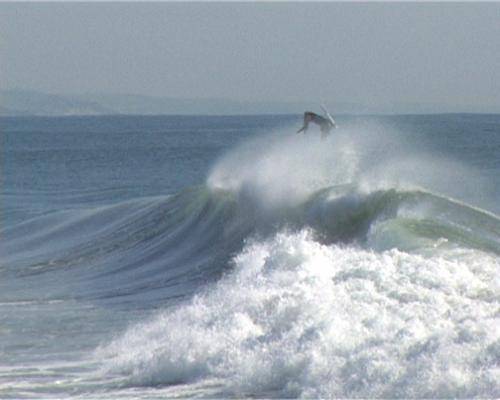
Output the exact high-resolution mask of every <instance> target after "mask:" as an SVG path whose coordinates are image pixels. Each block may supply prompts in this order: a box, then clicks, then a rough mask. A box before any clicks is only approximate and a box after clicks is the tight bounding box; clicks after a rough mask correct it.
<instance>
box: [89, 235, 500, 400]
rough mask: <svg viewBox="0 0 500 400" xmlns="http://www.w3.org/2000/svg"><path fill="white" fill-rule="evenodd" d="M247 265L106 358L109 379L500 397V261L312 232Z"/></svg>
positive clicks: (287, 391)
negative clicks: (367, 246) (360, 244)
mask: <svg viewBox="0 0 500 400" xmlns="http://www.w3.org/2000/svg"><path fill="white" fill-rule="evenodd" d="M234 265H235V268H234V271H233V272H232V273H231V274H229V275H228V276H226V278H224V279H223V280H221V281H220V282H219V283H218V284H216V285H215V286H214V287H212V288H209V289H208V290H207V291H206V292H204V293H203V294H200V295H198V296H196V297H195V298H194V299H193V300H192V301H191V302H190V303H188V304H185V305H183V306H180V307H179V308H177V309H176V310H175V311H164V312H161V313H160V314H159V315H158V316H157V317H155V318H154V319H152V320H151V321H149V322H145V323H141V324H138V325H136V326H135V327H132V328H131V329H130V330H129V331H128V332H126V333H125V335H123V337H121V338H119V339H117V340H115V341H114V342H113V343H111V344H110V345H108V346H106V347H103V348H101V349H99V350H98V352H97V353H96V356H97V357H98V358H99V359H101V360H102V361H103V362H104V366H105V369H106V373H110V372H112V373H114V374H119V375H120V374H123V379H124V384H125V385H132V386H137V385H138V386H142V385H145V386H149V385H179V384H183V385H182V391H183V393H189V387H190V385H192V389H193V391H194V390H197V391H198V390H200V387H201V388H203V387H204V386H205V387H206V388H207V391H205V395H207V396H235V395H236V396H242V395H249V396H252V395H253V396H258V397H306V398H312V397H313V398H317V397H330V398H331V397H383V398H388V397H411V398H422V397H434V398H435V397H462V398H463V397H474V396H478V397H498V396H499V395H500V385H499V383H498V382H500V379H499V378H500V369H499V368H498V365H499V364H498V363H499V360H500V346H499V339H498V328H497V327H498V325H499V323H500V320H499V316H498V313H497V307H496V306H495V304H496V305H498V298H497V297H496V293H498V291H499V290H500V282H499V281H498V277H497V271H498V268H499V267H500V263H499V259H498V258H495V257H493V256H490V255H487V254H484V253H480V252H476V251H468V250H460V251H455V252H450V253H448V254H443V255H442V256H441V257H435V258H426V257H422V256H417V255H411V254H408V253H403V252H400V251H397V250H391V251H385V252H381V253H375V252H371V251H366V250H361V249H356V248H345V247H339V246H334V245H331V246H326V245H321V244H320V243H318V242H317V241H316V240H315V239H314V236H313V234H312V233H311V232H310V231H308V230H302V231H299V232H296V233H292V232H287V231H283V232H280V233H278V234H277V235H276V236H274V237H272V238H269V239H267V240H261V241H256V242H252V243H249V244H248V245H247V246H246V247H245V249H244V250H243V251H242V252H241V253H240V254H239V255H238V256H236V257H235V259H234ZM495 299H496V300H495ZM214 382H217V386H215V387H216V388H217V390H216V391H215V392H214V391H213V390H212V391H208V388H210V387H211V388H212V389H213V387H214V386H213V385H214ZM170 390H171V391H170V392H169V393H170V395H175V394H176V386H171V389H170ZM179 390H181V387H180V386H179ZM186 390H187V392H186ZM202 393H203V391H202Z"/></svg>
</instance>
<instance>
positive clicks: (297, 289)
mask: <svg viewBox="0 0 500 400" xmlns="http://www.w3.org/2000/svg"><path fill="white" fill-rule="evenodd" d="M338 122H339V124H340V129H339V130H337V131H335V132H334V133H333V134H332V135H331V136H330V137H329V138H328V139H327V140H325V141H321V140H320V136H319V133H317V132H313V131H311V132H309V133H308V134H307V135H296V134H295V131H296V130H297V129H298V128H299V127H300V117H299V116H276V117H269V116H268V117H259V116H255V117H194V118H188V117H113V118H112V117H106V118H48V119H43V118H11V119H5V118H4V119H1V120H0V126H1V128H2V148H3V153H2V158H3V168H2V170H3V172H2V176H1V179H2V182H1V185H2V198H1V201H2V203H1V204H2V227H1V244H0V255H1V258H0V397H2V398H45V397H47V398H61V397H64V398H68V397H84V398H88V397H91V398H126V397H130V398H141V397H142V398H154V397H165V396H166V397H193V396H201V397H212V398H213V397H239V398H241V397H279V398H283V397H306V398H318V397H337V398H338V397H343V398H345V397H349V398H353V397H364V398H366V397H380V398H389V397H390V398H395V397H397V398H401V397H405V398H407V397H411V398H422V397H426V398H438V397H439V398H444V397H447V398H448V397H454V398H456V397H461V398H464V397H467V398H470V397H489V398H491V397H499V396H500V383H499V382H500V329H499V326H500V313H499V311H500V309H499V300H500V297H499V293H500V272H499V271H500V268H499V267H500V217H499V215H498V214H499V212H500V206H499V204H500V202H499V200H500V116H498V115H438V116H395V117H377V118H375V117H342V116H340V117H339V118H338Z"/></svg>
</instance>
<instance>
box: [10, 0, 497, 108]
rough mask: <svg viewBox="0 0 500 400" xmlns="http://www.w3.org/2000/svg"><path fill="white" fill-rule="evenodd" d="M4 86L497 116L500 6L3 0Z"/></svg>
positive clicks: (59, 91) (63, 91)
mask: <svg viewBox="0 0 500 400" xmlns="http://www.w3.org/2000/svg"><path fill="white" fill-rule="evenodd" d="M0 80H1V83H0V86H1V87H3V88H14V87H16V88H23V89H35V90H41V91H46V92H50V93H60V94H68V93H92V92H119V93H137V94H146V95H157V96H169V97H228V98H233V99H237V100H285V101H304V100H310V99H328V100H332V101H337V102H358V103H365V104H383V103H398V102H420V103H438V104H459V105H460V104H467V105H472V106H474V107H489V108H490V109H491V108H492V107H493V108H498V111H499V112H500V3H480V4H477V3H460V4H459V3H455V4H454V3H440V4H435V3H359V2H355V3H146V4H144V3H46V4H41V3H1V4H0Z"/></svg>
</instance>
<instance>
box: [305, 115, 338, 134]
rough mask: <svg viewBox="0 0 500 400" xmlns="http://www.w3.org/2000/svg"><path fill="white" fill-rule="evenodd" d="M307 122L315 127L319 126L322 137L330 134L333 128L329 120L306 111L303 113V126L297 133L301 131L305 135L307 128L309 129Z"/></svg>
mask: <svg viewBox="0 0 500 400" xmlns="http://www.w3.org/2000/svg"><path fill="white" fill-rule="evenodd" d="M309 122H313V123H315V124H316V125H319V127H320V130H321V133H323V135H326V134H328V133H330V131H331V130H332V128H333V127H334V125H333V124H332V122H331V121H330V120H329V119H327V118H325V117H322V116H321V115H318V114H316V113H313V112H311V111H306V112H305V113H304V126H303V127H302V128H301V129H300V130H299V131H298V132H297V133H300V132H302V131H304V133H305V132H306V131H307V128H309Z"/></svg>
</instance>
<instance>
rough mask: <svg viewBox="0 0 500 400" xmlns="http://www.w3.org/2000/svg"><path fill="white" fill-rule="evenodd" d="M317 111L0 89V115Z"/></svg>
mask: <svg viewBox="0 0 500 400" xmlns="http://www.w3.org/2000/svg"><path fill="white" fill-rule="evenodd" d="M309 109H311V111H314V110H317V111H318V112H319V111H321V110H320V108H319V104H316V103H314V102H310V101H304V102H279V101H254V102H252V101H237V100H231V99H223V98H202V99H188V98H173V97H153V96H142V95H135V94H107V93H103V94H87V95H74V96H65V95H55V94H47V93H41V92H36V91H30V90H0V116H19V115H33V116H70V115H115V114H125V115H238V114H241V115H245V114H247V115H248V114H300V113H302V112H304V111H305V110H309ZM331 110H332V112H333V113H348V114H351V113H354V114H355V113H369V112H370V111H371V110H369V109H367V108H366V107H361V106H359V105H356V104H347V103H345V104H336V105H334V106H333V107H332V108H331Z"/></svg>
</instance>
